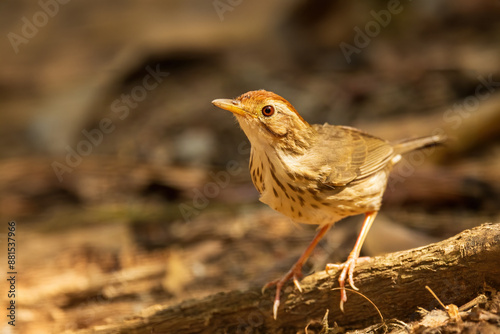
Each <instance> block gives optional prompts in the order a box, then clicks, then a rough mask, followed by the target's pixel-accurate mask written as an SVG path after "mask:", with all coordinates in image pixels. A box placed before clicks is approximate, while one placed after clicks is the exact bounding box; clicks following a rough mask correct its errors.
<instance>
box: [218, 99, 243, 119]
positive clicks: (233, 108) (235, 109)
mask: <svg viewBox="0 0 500 334" xmlns="http://www.w3.org/2000/svg"><path fill="white" fill-rule="evenodd" d="M212 104H213V105H214V106H216V107H219V108H221V109H224V110H228V111H230V112H232V113H233V114H236V115H241V116H249V115H250V114H249V113H248V112H247V111H246V110H245V109H243V108H242V107H241V103H240V101H238V100H230V99H217V100H213V101H212Z"/></svg>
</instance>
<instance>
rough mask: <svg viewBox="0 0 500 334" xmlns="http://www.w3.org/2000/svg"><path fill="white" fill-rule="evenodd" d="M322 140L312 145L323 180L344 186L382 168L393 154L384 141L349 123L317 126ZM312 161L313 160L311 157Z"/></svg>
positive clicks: (389, 146) (326, 182)
mask: <svg viewBox="0 0 500 334" xmlns="http://www.w3.org/2000/svg"><path fill="white" fill-rule="evenodd" d="M314 128H315V129H316V131H317V132H318V134H319V136H318V138H319V140H318V141H317V142H316V143H315V145H314V147H312V148H311V150H310V152H316V153H317V154H316V153H314V156H315V157H316V159H317V161H318V162H319V165H321V166H325V168H322V169H321V173H320V174H321V177H320V180H319V181H320V182H322V183H324V184H327V185H332V186H344V185H346V184H348V183H350V182H353V181H356V180H359V179H362V178H365V177H367V176H369V175H371V174H373V173H375V172H377V171H379V170H381V169H383V168H384V167H385V166H386V165H387V163H389V161H390V160H391V158H392V157H393V156H394V150H393V147H392V146H391V145H390V144H389V143H388V142H387V141H385V140H383V139H380V138H377V137H374V136H372V135H369V134H367V133H364V132H362V131H360V130H357V129H354V128H351V127H347V126H334V125H329V124H324V125H317V124H315V125H314ZM310 161H313V159H311V160H310Z"/></svg>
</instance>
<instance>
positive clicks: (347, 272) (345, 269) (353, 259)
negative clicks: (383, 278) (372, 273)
mask: <svg viewBox="0 0 500 334" xmlns="http://www.w3.org/2000/svg"><path fill="white" fill-rule="evenodd" d="M369 259H370V258H369V257H357V256H352V255H349V257H348V258H347V261H346V262H344V263H341V264H335V263H328V264H327V265H326V268H325V271H326V273H327V274H328V275H330V273H329V272H330V271H331V270H333V269H335V270H340V269H342V272H341V273H340V276H339V286H340V310H341V311H342V312H344V303H345V302H347V293H346V292H345V279H346V277H347V280H348V282H349V285H350V286H351V288H353V289H354V290H356V291H357V290H359V289H358V288H357V287H356V286H355V285H354V278H353V276H354V268H355V267H356V264H357V263H358V262H359V261H367V260H369Z"/></svg>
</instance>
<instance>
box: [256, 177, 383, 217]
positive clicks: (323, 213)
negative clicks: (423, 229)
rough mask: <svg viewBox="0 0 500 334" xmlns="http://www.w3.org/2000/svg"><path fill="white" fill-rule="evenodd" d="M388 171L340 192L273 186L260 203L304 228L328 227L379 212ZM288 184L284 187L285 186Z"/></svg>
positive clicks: (263, 193)
mask: <svg viewBox="0 0 500 334" xmlns="http://www.w3.org/2000/svg"><path fill="white" fill-rule="evenodd" d="M387 177H388V171H384V170H383V171H380V172H379V173H376V174H374V175H372V176H371V177H369V178H367V179H364V180H362V181H359V182H357V183H354V184H349V185H347V186H344V187H340V188H338V187H337V188H325V187H322V188H321V190H318V189H317V188H315V187H312V186H311V184H300V183H292V182H280V184H281V185H282V186H281V187H280V186H279V185H278V184H276V183H273V182H270V183H268V184H269V185H270V186H267V184H266V187H265V190H264V191H262V192H261V197H260V201H261V202H263V203H265V204H267V205H269V206H270V207H271V208H272V209H274V210H276V211H278V212H280V213H282V214H284V215H285V216H287V217H290V218H292V219H293V220H295V221H297V222H300V223H304V224H316V225H326V224H332V223H335V222H337V221H339V220H341V219H342V218H345V217H347V216H353V215H358V214H362V213H365V212H368V211H378V210H379V209H380V205H381V199H382V194H383V191H384V189H385V186H386V183H387ZM283 184H284V186H283Z"/></svg>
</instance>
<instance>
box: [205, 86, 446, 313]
mask: <svg viewBox="0 0 500 334" xmlns="http://www.w3.org/2000/svg"><path fill="white" fill-rule="evenodd" d="M212 104H213V105H215V106H217V107H219V108H221V109H224V110H227V111H230V112H232V113H233V114H234V116H235V117H236V119H237V121H238V123H239V125H240V127H241V129H242V130H243V132H244V133H245V135H246V136H247V138H248V140H249V141H250V145H251V150H250V160H249V171H250V175H251V179H252V182H253V184H254V186H255V188H256V189H257V190H258V192H259V193H260V197H259V200H260V201H261V202H263V203H265V204H267V205H268V206H269V207H271V208H272V209H274V210H276V211H278V212H280V213H282V214H283V215H285V216H287V217H289V218H291V219H292V220H293V221H295V222H299V223H304V224H314V225H318V231H317V233H316V235H315V237H314V239H313V240H312V241H311V243H310V244H309V246H308V247H307V248H306V249H305V251H304V252H303V253H302V255H301V256H300V257H299V259H298V260H297V262H296V263H295V264H294V265H293V266H292V267H291V269H290V270H289V271H288V272H287V273H286V274H285V275H284V276H283V277H282V278H281V279H278V280H276V281H273V282H270V283H268V284H266V286H265V287H264V289H265V288H269V287H270V286H273V285H276V293H275V298H274V303H273V317H274V319H277V314H278V308H279V305H280V297H281V296H280V294H281V289H282V287H283V285H284V284H285V283H286V282H287V281H288V280H290V279H292V280H293V282H294V284H295V286H296V288H297V289H298V290H299V291H302V288H301V286H300V283H299V279H300V278H301V277H302V266H303V264H304V263H305V262H306V261H307V259H308V257H309V256H310V254H311V253H312V251H313V250H314V248H315V247H316V245H317V244H318V242H319V241H320V240H321V239H322V238H323V237H324V235H325V234H326V233H327V232H328V230H329V229H330V227H331V226H332V225H333V224H335V223H336V222H338V221H339V220H341V219H343V218H345V217H348V216H354V215H360V214H364V215H365V217H364V221H363V225H362V228H361V231H360V232H359V235H358V238H357V240H356V242H355V245H354V248H353V249H352V251H351V252H350V254H349V256H348V258H347V260H346V262H344V263H342V264H327V265H326V267H325V269H326V271H327V272H330V271H331V270H332V269H334V268H335V269H339V270H340V269H341V270H342V271H341V273H340V275H339V278H338V282H339V286H340V291H341V297H340V308H341V310H343V305H344V303H345V302H346V301H347V294H346V290H345V284H346V278H347V281H348V283H349V285H350V286H351V287H352V288H353V289H355V290H358V288H357V287H356V286H355V285H354V279H353V276H354V268H355V266H356V262H357V261H358V259H359V256H360V252H361V247H362V245H363V242H364V240H365V238H366V236H367V234H368V231H369V229H370V227H371V225H372V223H373V221H374V220H375V217H376V215H377V213H378V211H379V210H380V208H381V204H382V195H383V193H384V191H385V189H386V187H387V181H388V178H389V173H390V171H391V169H392V168H393V166H394V165H395V164H396V163H398V161H400V160H401V155H402V154H404V153H407V152H411V151H413V150H416V149H422V148H425V147H430V146H434V145H437V144H441V143H443V142H444V141H445V140H446V136H445V135H444V134H436V135H432V136H426V137H419V138H413V139H405V140H401V141H397V142H389V141H387V140H384V139H381V138H378V137H376V136H373V135H370V134H368V133H366V132H363V131H361V130H358V129H356V128H353V127H349V126H342V125H330V124H327V123H325V124H322V125H321V124H312V125H311V124H309V123H308V122H307V121H306V120H305V119H304V118H303V117H302V116H301V115H300V114H299V113H298V112H297V110H296V109H295V108H294V107H293V106H292V105H291V104H290V102H288V101H287V100H285V99H284V98H283V97H281V96H279V95H277V94H275V93H273V92H270V91H266V90H263V89H261V90H255V91H249V92H247V93H244V94H242V95H240V96H239V97H237V98H235V99H216V100H213V101H212Z"/></svg>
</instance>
